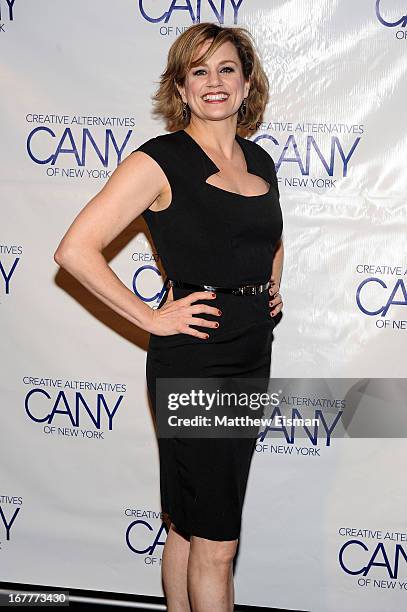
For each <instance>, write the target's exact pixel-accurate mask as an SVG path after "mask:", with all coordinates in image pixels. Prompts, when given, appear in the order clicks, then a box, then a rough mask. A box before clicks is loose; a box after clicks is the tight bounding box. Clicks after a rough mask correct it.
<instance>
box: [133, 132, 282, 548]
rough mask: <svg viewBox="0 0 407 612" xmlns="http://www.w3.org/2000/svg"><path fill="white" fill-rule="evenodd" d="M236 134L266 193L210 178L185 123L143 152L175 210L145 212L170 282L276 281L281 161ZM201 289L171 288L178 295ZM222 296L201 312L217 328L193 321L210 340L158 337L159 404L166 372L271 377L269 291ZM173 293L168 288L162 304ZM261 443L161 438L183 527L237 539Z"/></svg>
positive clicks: (152, 369) (164, 483) (165, 493)
mask: <svg viewBox="0 0 407 612" xmlns="http://www.w3.org/2000/svg"><path fill="white" fill-rule="evenodd" d="M236 140H237V142H238V144H239V145H240V147H241V149H242V151H243V154H244V156H245V159H246V164H247V170H248V172H250V173H252V174H255V175H257V176H260V177H262V178H263V179H265V181H267V183H269V185H270V188H269V190H268V191H267V193H265V194H264V195H260V196H242V195H239V194H236V193H234V192H230V191H225V190H223V189H220V188H218V187H215V186H214V185H210V184H209V183H206V179H207V178H208V177H209V176H211V175H212V174H215V173H216V172H218V171H219V168H218V167H217V166H216V165H215V163H214V162H213V161H212V159H211V158H210V157H209V156H208V155H207V154H206V153H205V151H204V150H203V149H202V147H201V146H200V145H199V144H198V142H197V141H195V139H194V138H192V136H190V135H189V134H188V133H187V132H185V131H184V130H178V131H176V132H172V133H167V134H162V135H159V136H157V137H155V138H151V139H150V140H147V141H146V142H144V143H143V144H142V145H140V146H139V147H138V148H137V149H136V151H143V152H144V153H147V154H148V155H149V156H150V157H152V158H153V159H154V160H155V161H156V162H157V163H158V164H159V165H160V166H161V168H162V170H163V171H164V172H165V174H166V176H167V179H168V181H169V183H170V186H171V190H172V201H171V204H170V205H169V207H168V208H166V209H164V210H161V211H158V212H154V211H152V210H150V209H146V210H145V211H144V213H143V215H142V216H143V218H144V219H145V221H146V223H147V225H148V227H149V230H150V232H151V235H152V238H153V240H154V243H155V247H156V249H157V252H158V254H159V256H160V258H161V261H162V264H163V267H164V269H165V272H166V274H167V275H168V277H169V278H171V279H176V280H181V281H186V282H189V283H198V284H208V285H215V286H225V287H232V286H239V285H246V284H252V283H265V282H267V281H268V280H269V278H270V275H271V270H272V261H273V253H274V250H275V247H276V244H277V241H278V239H279V238H280V236H281V233H282V228H283V220H282V213H281V208H280V203H279V190H278V184H277V177H276V171H275V166H274V162H273V159H272V158H271V156H270V155H269V154H268V153H267V152H266V150H265V149H263V148H262V147H261V146H260V145H258V144H257V143H255V142H253V141H251V140H247V139H245V138H243V137H241V136H239V135H238V134H236ZM193 291H194V290H192V289H181V288H177V287H173V297H174V299H175V300H176V299H179V298H181V297H183V296H185V295H188V294H189V293H192V292H193ZM216 295H217V297H216V298H215V299H210V300H208V301H203V303H206V304H210V305H211V306H215V307H218V308H219V309H220V310H222V315H220V316H219V317H217V316H216V315H212V314H207V313H203V314H202V315H198V316H202V317H204V318H206V319H209V320H215V321H218V322H219V324H220V325H219V327H218V328H216V329H215V328H214V329H212V328H207V327H200V326H191V327H195V328H196V329H198V330H199V331H204V332H207V333H208V334H209V339H207V340H204V339H202V338H197V337H194V336H191V335H189V334H184V333H181V334H174V335H171V336H158V335H155V334H151V335H150V341H149V346H148V352H147V360H146V377H147V387H148V391H149V394H150V397H151V401H152V406H153V409H154V410H155V409H156V408H155V407H156V387H155V382H156V379H157V378H159V377H164V378H184V377H185V378H186V377H188V378H189V377H190V378H206V377H233V378H236V377H244V378H250V377H256V378H265V379H266V378H267V379H268V377H269V375H270V359H271V342H272V331H273V328H274V325H275V322H274V320H273V318H272V317H271V316H270V306H269V304H268V302H269V297H270V296H269V292H268V291H264V292H263V293H259V294H257V295H244V296H240V295H233V294H227V293H221V292H218V293H217V294H216ZM167 297H168V290H167V291H165V292H164V294H163V297H162V299H161V301H160V304H159V306H158V308H161V307H162V306H163V305H164V303H165V301H166V299H167ZM195 303H199V302H195ZM255 442H256V440H255V439H253V438H239V439H231V438H228V439H216V438H206V439H201V438H183V439H181V438H178V439H177V438H160V437H159V438H158V447H159V456H160V491H161V505H162V511H163V512H164V513H166V514H168V515H169V517H170V519H171V521H172V522H173V523H174V524H175V526H176V527H177V529H178V530H179V531H181V532H182V533H184V534H185V535H186V536H190V535H196V536H200V537H203V538H207V539H209V540H234V539H237V538H238V537H239V534H240V529H241V517H242V508H243V502H244V496H245V491H246V484H247V479H248V474H249V468H250V464H251V459H252V455H253V451H254V447H255Z"/></svg>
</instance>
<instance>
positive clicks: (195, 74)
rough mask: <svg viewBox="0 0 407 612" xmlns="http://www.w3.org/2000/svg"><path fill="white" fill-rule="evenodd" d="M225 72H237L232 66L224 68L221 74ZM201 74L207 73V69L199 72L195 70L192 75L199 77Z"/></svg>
mask: <svg viewBox="0 0 407 612" xmlns="http://www.w3.org/2000/svg"><path fill="white" fill-rule="evenodd" d="M223 70H227V71H228V72H234V71H235V69H234V68H232V66H223V68H222V69H221V72H222V71H223ZM201 72H205V69H204V68H199V69H198V70H195V71H194V72H193V73H192V74H193V75H194V76H198V75H199V74H200V73H201Z"/></svg>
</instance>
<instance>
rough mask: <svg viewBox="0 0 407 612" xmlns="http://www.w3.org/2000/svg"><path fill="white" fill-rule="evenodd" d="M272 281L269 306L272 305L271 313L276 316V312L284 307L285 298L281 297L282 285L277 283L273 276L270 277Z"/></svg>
mask: <svg viewBox="0 0 407 612" xmlns="http://www.w3.org/2000/svg"><path fill="white" fill-rule="evenodd" d="M270 282H271V286H270V287H269V295H270V301H269V306H270V307H271V311H270V315H271V316H272V317H275V316H276V314H278V313H279V312H280V310H281V309H282V307H283V300H282V299H281V295H280V293H279V291H280V286H279V284H278V283H276V281H275V280H274V277H273V276H271V277H270Z"/></svg>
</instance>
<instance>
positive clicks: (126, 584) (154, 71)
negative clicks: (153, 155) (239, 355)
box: [0, 0, 407, 612]
mask: <svg viewBox="0 0 407 612" xmlns="http://www.w3.org/2000/svg"><path fill="white" fill-rule="evenodd" d="M406 13H407V6H406V3H405V1H404V0H381V1H380V0H377V1H376V0H360V1H359V2H354V1H352V0H315V1H314V2H306V1H305V0H239V1H237V0H121V2H116V3H112V2H108V0H88V1H87V2H80V1H79V0H71V1H70V2H51V1H50V0H36V2H23V1H22V0H0V70H1V98H0V108H1V114H0V126H1V141H0V143H1V144H0V167H1V181H0V198H1V211H2V214H1V232H0V307H1V326H2V328H1V347H2V351H1V352H2V365H1V397H0V400H1V427H0V435H1V481H0V566H1V579H2V580H4V581H10V582H19V583H29V584H40V585H41V584H44V585H47V584H51V585H55V586H59V587H66V588H70V587H71V588H81V589H91V590H104V591H111V592H123V593H129V594H130V593H132V594H133V593H136V594H141V595H162V594H163V593H162V589H161V579H160V571H161V567H160V563H161V557H162V551H163V545H164V543H165V538H166V530H165V527H164V524H163V522H162V516H161V514H160V504H159V481H158V453H157V444H156V438H155V433H154V429H153V424H152V419H151V412H150V407H149V404H148V398H147V391H146V384H145V358H146V347H147V343H148V334H147V333H145V332H144V331H143V330H140V329H138V328H137V327H135V326H134V325H131V324H130V323H129V322H127V321H126V320H125V319H124V318H122V317H120V316H118V315H116V314H115V313H114V312H112V311H110V310H109V309H108V308H107V307H106V306H105V305H104V304H103V303H102V302H100V301H98V300H97V299H96V298H95V297H94V296H93V295H91V294H89V292H87V291H86V290H85V289H84V288H83V287H82V286H81V284H80V283H79V282H78V281H76V280H75V279H74V278H72V277H71V276H70V275H69V274H68V273H66V272H65V271H64V270H61V269H59V267H58V266H57V265H56V263H55V262H54V260H53V254H54V252H55V249H56V247H57V246H58V244H59V242H60V240H61V238H62V236H63V235H64V233H65V232H66V230H67V228H68V227H69V225H70V223H71V222H72V220H73V219H74V217H75V216H76V215H77V214H78V212H79V211H80V210H81V208H82V207H83V206H84V205H85V204H86V203H87V202H88V201H89V200H90V199H91V198H92V197H93V196H94V195H95V194H96V193H97V192H98V191H99V190H100V189H101V188H102V186H103V185H104V184H105V182H106V180H108V178H109V176H110V175H111V174H112V172H113V171H114V169H115V168H116V167H117V165H118V164H119V163H120V162H121V161H122V160H123V159H124V158H125V157H126V156H127V155H128V154H129V153H130V152H131V151H132V150H133V149H135V148H136V147H137V146H138V145H139V144H141V143H142V142H144V141H145V140H147V139H149V138H151V137H152V136H156V135H158V134H160V133H164V132H165V128H164V126H163V125H162V124H159V123H158V122H157V121H155V120H153V118H152V115H151V95H152V94H153V92H154V91H155V89H156V87H157V84H158V80H159V76H160V74H161V72H162V71H163V69H164V67H165V64H166V57H167V51H168V49H169V47H170V45H171V44H172V42H173V41H174V39H175V38H176V37H177V36H178V35H179V34H180V33H181V32H182V31H183V30H184V29H186V28H188V27H189V26H190V25H192V24H193V23H195V22H199V21H212V22H216V23H220V24H224V25H228V26H244V27H246V28H248V29H249V30H250V32H251V33H252V34H253V36H254V39H255V41H256V45H257V47H258V50H259V53H260V55H261V58H262V61H263V63H264V67H265V70H266V72H267V74H268V77H269V80H270V102H269V106H268V108H267V110H266V112H265V114H264V120H263V122H262V123H261V124H260V125H259V126H258V129H257V130H256V131H255V132H253V134H252V135H251V136H250V138H252V139H253V140H255V141H257V142H258V143H259V144H260V145H261V146H262V147H264V148H265V149H266V150H267V151H268V152H269V153H270V155H271V156H272V157H273V159H274V161H275V164H276V169H277V175H278V180H279V187H280V197H281V205H282V209H283V214H284V242H285V263H284V271H283V278H282V283H281V293H282V295H283V300H284V309H283V316H282V318H281V320H280V321H279V322H278V324H277V326H276V328H275V330H274V341H273V355H272V370H271V374H272V376H273V377H280V378H284V377H285V378H293V379H294V378H297V379H301V378H306V379H315V381H316V384H315V387H312V385H311V386H310V385H308V386H307V388H306V389H305V390H304V389H303V388H302V387H301V385H299V386H298V387H294V389H293V390H292V392H290V394H287V396H286V398H285V401H286V406H289V407H290V408H291V409H292V414H297V413H301V412H302V409H303V408H304V407H305V406H306V407H307V408H308V410H309V409H310V407H311V408H312V411H313V412H315V413H318V414H325V421H324V424H325V426H324V427H320V428H318V429H317V430H316V431H315V430H311V429H308V430H307V429H305V428H304V427H293V428H291V427H289V428H286V427H281V428H279V429H276V430H274V431H264V432H263V433H262V435H261V436H259V439H258V444H257V446H256V453H255V456H254V458H253V463H252V467H251V472H250V478H249V485H248V490H247V495H246V502H245V507H244V515H243V528H242V535H241V541H240V548H239V555H238V559H237V564H236V573H235V580H236V601H237V602H238V603H241V604H252V605H258V606H270V607H272V606H275V607H282V608H287V609H299V610H311V611H312V612H339V611H340V612H345V611H351V610H352V611H353V610H358V611H359V612H362V611H363V612H384V611H386V612H390V611H391V612H393V611H400V610H404V609H405V607H406V605H407V542H406V539H407V523H406V506H407V491H406V487H405V483H404V481H405V479H404V477H403V476H404V466H405V463H406V460H407V449H406V444H405V440H404V432H403V428H402V427H401V428H400V429H398V428H396V429H395V430H394V428H393V429H392V430H391V431H390V432H389V431H388V430H387V429H386V424H387V423H388V421H389V420H390V419H391V418H392V400H391V397H392V390H394V388H395V387H397V380H399V381H400V384H401V382H402V379H403V377H405V376H406V373H407V367H406V360H405V354H406V350H405V347H406V333H407V310H406V304H407V291H406V274H407V257H406V229H407V223H406V221H407V218H406V217H407V215H406V193H407V173H406V170H405V163H406V159H407V127H406V125H405V122H404V120H403V119H404V109H405V101H406V99H407V85H406V83H407V80H406V72H407V62H406V53H407V27H406V25H407V14H406ZM185 172H188V167H187V166H186V168H185ZM104 255H105V256H106V259H107V261H108V263H109V265H110V266H111V267H112V269H113V270H114V271H115V273H116V274H117V275H118V276H119V277H120V279H121V280H122V281H123V282H124V283H125V284H126V285H127V286H128V287H129V288H131V289H132V290H133V291H134V293H135V295H137V296H138V297H140V298H141V299H143V300H145V302H146V303H148V304H149V305H150V306H151V307H155V306H157V304H158V302H159V300H160V297H161V295H162V288H163V276H162V275H163V270H162V267H161V264H160V254H159V253H157V252H156V250H155V248H154V245H153V243H152V241H151V237H150V236H149V233H148V230H147V227H146V225H145V223H144V221H143V220H142V218H138V219H135V220H134V222H133V223H132V225H131V227H129V228H128V229H127V230H126V232H125V233H124V234H122V235H121V236H120V237H119V238H118V239H116V240H115V241H114V242H113V243H112V244H111V245H109V247H108V248H107V249H106V251H105V252H104ZM328 378H334V379H338V378H348V379H353V380H354V381H356V382H355V384H356V385H357V381H360V380H365V381H377V380H382V381H383V385H382V386H381V387H380V391H378V392H377V393H376V394H375V393H373V394H371V397H372V400H371V401H372V405H373V403H374V404H375V410H374V411H372V412H371V413H369V408H370V407H371V405H370V404H369V401H367V404H366V396H364V399H363V402H359V405H360V406H362V404H364V406H363V413H364V415H365V419H366V420H365V421H364V422H365V423H366V422H369V420H372V422H371V424H372V428H371V429H369V431H370V432H373V434H372V435H369V433H368V431H367V430H365V429H364V427H361V426H359V427H352V424H353V425H354V424H355V419H356V421H357V415H358V413H357V412H354V413H353V414H352V417H351V418H346V419H345V418H344V415H343V408H344V406H345V405H346V401H348V399H347V398H345V397H338V398H335V401H334V403H332V402H331V401H329V398H328V396H329V393H328V392H325V391H324V386H323V385H321V384H320V383H321V380H319V381H318V379H328ZM386 379H392V381H393V383H392V384H390V386H386V384H385V382H386ZM383 389H384V391H383ZM380 393H382V396H381V402H380V406H379V407H378V406H377V402H376V399H377V396H378V395H380ZM383 394H384V395H383ZM348 396H349V394H348ZM373 396H375V397H373ZM368 397H369V396H368ZM366 415H367V416H366ZM402 416H403V415H402ZM373 421H374V422H373ZM339 426H341V427H342V429H343V432H344V433H343V435H340V436H339V435H338V436H335V430H336V428H337V427H339ZM364 433H365V435H363V434H364ZM213 503H214V504H216V503H217V501H216V500H215V499H214V500H213Z"/></svg>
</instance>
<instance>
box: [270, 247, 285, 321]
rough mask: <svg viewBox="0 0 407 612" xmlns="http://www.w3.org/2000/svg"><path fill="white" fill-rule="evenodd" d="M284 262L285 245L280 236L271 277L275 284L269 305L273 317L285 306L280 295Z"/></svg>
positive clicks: (271, 289)
mask: <svg viewBox="0 0 407 612" xmlns="http://www.w3.org/2000/svg"><path fill="white" fill-rule="evenodd" d="M283 262H284V245H283V240H282V238H280V240H279V241H278V243H277V246H276V248H275V251H274V259H273V267H272V272H271V278H270V280H271V281H272V283H273V284H272V286H271V287H270V289H269V294H270V302H269V305H270V306H271V307H272V309H271V316H273V317H274V316H275V315H276V314H277V313H279V312H280V310H281V309H282V307H283V301H282V299H281V295H280V283H281V275H282V272H283ZM276 294H278V295H276ZM273 296H275V297H273Z"/></svg>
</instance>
